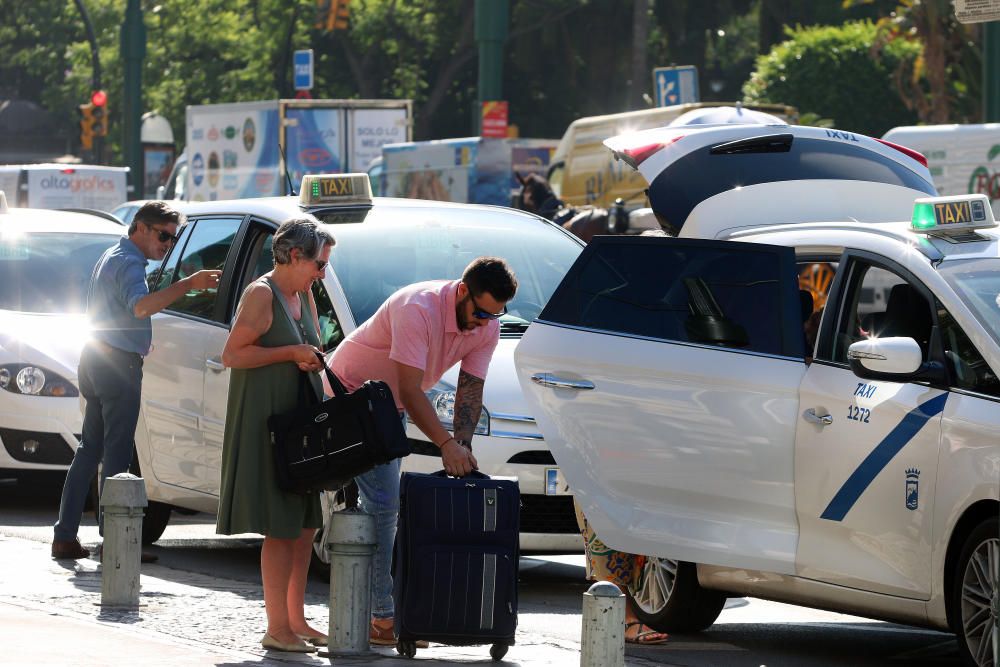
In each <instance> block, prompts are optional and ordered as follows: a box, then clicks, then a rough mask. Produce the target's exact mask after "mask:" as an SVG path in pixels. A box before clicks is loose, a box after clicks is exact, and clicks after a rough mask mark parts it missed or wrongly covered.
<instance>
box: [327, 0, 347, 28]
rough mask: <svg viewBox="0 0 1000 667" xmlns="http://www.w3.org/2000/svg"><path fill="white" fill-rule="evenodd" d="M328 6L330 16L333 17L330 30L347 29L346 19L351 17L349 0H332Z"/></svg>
mask: <svg viewBox="0 0 1000 667" xmlns="http://www.w3.org/2000/svg"><path fill="white" fill-rule="evenodd" d="M330 4H331V5H333V6H332V7H331V8H330V16H331V17H332V18H333V27H332V28H330V29H331V30H347V24H348V21H349V20H350V18H351V0H333V2H332V3H330Z"/></svg>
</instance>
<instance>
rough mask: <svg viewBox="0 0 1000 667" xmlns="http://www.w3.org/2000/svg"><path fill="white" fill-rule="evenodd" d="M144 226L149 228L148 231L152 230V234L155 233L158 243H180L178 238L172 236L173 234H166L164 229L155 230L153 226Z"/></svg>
mask: <svg viewBox="0 0 1000 667" xmlns="http://www.w3.org/2000/svg"><path fill="white" fill-rule="evenodd" d="M143 224H145V223H143ZM146 226H147V227H149V228H150V229H152V230H153V231H154V232H156V233H157V236H156V238H157V239H159V241H160V243H165V242H167V241H170V242H171V243H174V244H176V243H177V242H178V241H180V237H179V236H174V235H173V234H171V233H170V232H168V231H166V230H164V229H157V228H156V227H154V226H153V225H146Z"/></svg>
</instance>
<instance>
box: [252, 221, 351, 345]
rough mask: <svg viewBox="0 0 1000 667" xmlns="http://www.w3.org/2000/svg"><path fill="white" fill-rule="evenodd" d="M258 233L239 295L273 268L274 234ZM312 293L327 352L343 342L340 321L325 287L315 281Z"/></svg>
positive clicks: (321, 336) (269, 232)
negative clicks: (272, 244) (272, 246)
mask: <svg viewBox="0 0 1000 667" xmlns="http://www.w3.org/2000/svg"><path fill="white" fill-rule="evenodd" d="M259 232H260V233H259V234H258V236H257V237H256V238H255V239H254V240H253V241H252V243H251V248H252V249H251V251H250V257H249V258H248V259H249V261H248V262H247V267H248V270H247V271H246V272H245V274H244V276H243V279H242V280H241V281H240V291H239V293H240V294H242V293H243V290H244V289H246V286H247V285H249V284H250V283H252V282H253V281H254V280H257V279H258V278H260V277H261V276H262V275H264V274H265V273H267V272H268V271H270V270H271V269H273V268H274V253H273V251H272V249H271V243H272V241H274V233H273V232H272V231H270V230H268V231H264V230H263V229H260V230H259ZM312 293H313V299H315V300H316V312H317V314H318V315H319V331H320V342H321V344H322V347H323V351H324V352H327V351H330V350H332V349H334V348H336V347H337V346H338V345H339V344H340V342H341V341H342V340H344V330H343V328H342V327H341V326H340V320H339V319H338V318H337V313H336V311H335V310H334V308H333V301H332V300H331V299H330V295H329V293H328V292H327V291H326V286H325V285H323V283H321V282H319V281H317V282H315V283H313V286H312ZM233 315H235V312H234V313H233Z"/></svg>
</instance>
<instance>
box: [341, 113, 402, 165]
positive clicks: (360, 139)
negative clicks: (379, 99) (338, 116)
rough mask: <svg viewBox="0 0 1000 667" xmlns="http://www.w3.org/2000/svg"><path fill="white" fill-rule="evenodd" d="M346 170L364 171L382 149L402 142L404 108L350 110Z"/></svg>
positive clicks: (380, 155)
mask: <svg viewBox="0 0 1000 667" xmlns="http://www.w3.org/2000/svg"><path fill="white" fill-rule="evenodd" d="M349 113H350V114H351V122H350V141H349V150H348V154H349V155H350V162H349V163H348V166H347V169H348V170H349V171H355V172H360V171H368V167H369V165H371V163H372V160H374V159H375V158H378V157H382V146H385V145H386V144H398V143H400V142H403V141H406V109H352V110H351V111H350V112H349Z"/></svg>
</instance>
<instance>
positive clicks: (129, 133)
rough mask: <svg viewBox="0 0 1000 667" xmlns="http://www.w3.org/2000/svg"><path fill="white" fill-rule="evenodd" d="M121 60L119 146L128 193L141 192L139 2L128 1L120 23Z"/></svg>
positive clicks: (142, 31) (142, 40)
mask: <svg viewBox="0 0 1000 667" xmlns="http://www.w3.org/2000/svg"><path fill="white" fill-rule="evenodd" d="M121 49H122V60H123V61H124V63H125V90H124V96H123V99H122V119H123V120H124V123H123V126H124V135H123V137H122V139H123V142H122V146H123V148H124V153H125V164H127V165H128V166H129V175H130V177H131V179H132V192H133V193H138V192H142V183H143V177H142V150H141V148H140V134H139V133H140V128H141V123H142V120H141V118H142V61H143V60H144V59H145V57H146V26H145V24H143V22H142V5H141V3H140V2H139V0H128V7H127V9H126V10H125V23H123V24H122V38H121Z"/></svg>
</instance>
